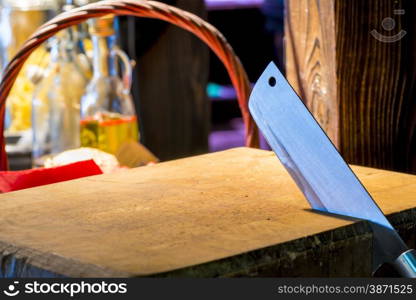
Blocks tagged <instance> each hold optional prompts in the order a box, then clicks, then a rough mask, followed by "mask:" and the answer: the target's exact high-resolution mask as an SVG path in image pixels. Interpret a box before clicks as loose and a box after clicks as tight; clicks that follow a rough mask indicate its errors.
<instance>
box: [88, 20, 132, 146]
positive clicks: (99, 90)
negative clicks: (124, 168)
mask: <svg viewBox="0 0 416 300" xmlns="http://www.w3.org/2000/svg"><path fill="white" fill-rule="evenodd" d="M115 22H116V19H115V18H114V17H113V16H106V17H102V18H97V19H93V20H90V22H89V28H90V29H89V30H90V35H91V39H92V43H93V78H92V80H91V82H90V83H89V84H88V86H87V90H86V93H85V95H84V96H83V97H82V100H81V145H82V146H83V147H93V148H98V149H100V150H102V151H105V152H108V153H111V154H116V153H117V151H118V150H119V148H120V146H121V145H122V144H123V143H125V142H128V141H137V140H138V138H139V136H138V135H139V133H138V124H137V117H136V113H135V109H134V105H133V100H132V97H131V94H130V89H131V76H132V66H131V62H130V60H129V58H128V56H127V55H126V54H125V53H124V52H123V51H121V50H120V49H119V48H118V47H117V45H116V40H117V36H116V30H115V26H116V24H115ZM118 58H119V59H120V60H121V62H122V63H123V65H124V74H123V75H122V78H120V77H119V72H118V64H117V63H118Z"/></svg>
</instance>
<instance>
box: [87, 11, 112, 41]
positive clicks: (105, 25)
mask: <svg viewBox="0 0 416 300" xmlns="http://www.w3.org/2000/svg"><path fill="white" fill-rule="evenodd" d="M88 23H89V31H90V34H92V35H96V36H101V37H105V36H111V35H114V34H115V30H114V15H108V16H104V17H101V18H95V19H91V20H89V21H88Z"/></svg>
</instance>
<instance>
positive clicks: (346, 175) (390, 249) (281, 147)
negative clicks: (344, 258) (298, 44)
mask: <svg viewBox="0 0 416 300" xmlns="http://www.w3.org/2000/svg"><path fill="white" fill-rule="evenodd" d="M249 108H250V112H251V114H252V116H253V118H254V120H255V121H256V123H257V125H258V127H259V128H260V130H261V132H262V133H263V135H264V136H265V138H266V140H267V141H268V143H269V145H270V146H271V148H272V149H273V151H274V152H275V154H276V155H277V157H278V158H279V160H280V161H281V163H282V164H283V165H284V167H285V168H286V170H287V171H288V172H289V174H290V175H291V177H292V178H293V179H294V181H295V182H296V184H297V186H298V187H299V188H300V189H301V191H302V192H303V194H304V196H305V197H306V199H307V200H308V202H309V204H310V205H311V207H312V208H313V209H315V210H318V211H322V212H326V213H330V214H336V215H342V216H347V217H352V218H357V219H362V220H367V221H369V224H370V226H371V228H372V231H373V236H374V253H373V273H374V272H375V271H376V270H377V269H378V268H379V266H380V265H382V264H384V263H390V264H391V265H392V266H393V267H394V268H395V269H396V270H397V271H398V273H399V274H400V275H401V276H403V277H411V278H414V277H416V251H415V250H412V249H409V248H408V247H407V246H406V244H405V243H404V242H403V240H402V239H401V238H400V236H399V235H398V233H397V232H396V231H395V229H394V228H393V226H392V225H391V224H390V222H389V221H388V220H387V218H386V217H385V215H384V213H383V212H382V211H381V209H380V208H379V207H378V205H377V204H376V203H375V202H374V200H373V199H372V198H371V196H370V194H369V193H368V192H367V190H366V189H365V188H364V186H363V185H362V183H361V182H360V181H359V179H358V178H357V176H356V175H355V174H354V172H353V171H352V170H351V168H350V167H349V166H348V164H347V163H346V162H345V161H344V159H343V158H342V157H341V155H340V154H339V153H338V151H337V149H336V148H335V146H334V145H333V144H332V142H331V141H330V139H329V138H328V136H327V135H326V134H325V132H324V131H323V130H322V128H321V127H320V126H319V124H318V122H317V121H316V120H315V119H314V117H313V116H312V114H311V113H310V112H309V110H308V109H307V107H306V106H305V104H304V103H303V102H302V101H301V99H300V98H299V96H298V95H297V94H296V93H295V91H294V90H293V88H292V87H291V86H290V84H289V83H288V82H287V80H286V79H285V78H284V76H283V75H282V74H281V73H280V71H279V70H278V68H277V67H276V65H275V64H274V63H270V64H269V66H268V67H267V68H266V70H265V71H264V73H263V74H262V75H261V77H260V78H259V80H258V81H257V83H256V84H255V86H254V88H253V91H252V93H251V95H250V100H249Z"/></svg>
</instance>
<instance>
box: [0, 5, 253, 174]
mask: <svg viewBox="0 0 416 300" xmlns="http://www.w3.org/2000/svg"><path fill="white" fill-rule="evenodd" d="M108 14H114V15H117V16H121V15H128V16H136V17H145V18H154V19H159V20H163V21H166V22H169V23H171V24H174V25H177V26H178V27H181V28H183V29H185V30H187V31H189V32H192V33H193V34H195V35H196V36H197V37H199V38H200V39H201V40H202V41H203V42H205V43H206V44H207V45H208V46H209V47H210V49H211V50H212V51H213V52H214V53H215V54H216V55H217V56H218V58H219V59H220V60H221V61H222V63H223V64H224V66H225V68H226V70H227V72H228V74H229V76H230V78H231V82H232V84H233V86H234V88H235V89H236V91H237V98H238V102H239V106H240V109H241V112H242V115H243V120H244V123H245V129H246V145H247V146H249V147H258V129H257V127H256V125H255V123H254V121H253V119H252V117H251V115H250V113H249V110H248V97H249V95H250V91H251V87H250V83H249V80H248V77H247V74H246V72H245V70H244V68H243V66H242V64H241V62H240V60H239V58H238V57H237V56H236V55H235V53H234V51H233V49H232V48H231V46H230V45H229V44H228V42H227V41H226V39H225V38H224V36H223V35H222V34H221V33H220V32H219V31H218V30H217V29H216V28H215V27H213V26H212V25H211V24H209V23H207V22H206V21H204V20H202V19H201V18H199V17H198V16H196V15H194V14H191V13H189V12H186V11H184V10H181V9H178V8H176V7H173V6H169V5H166V4H163V3H160V2H157V1H143V0H136V1H133V0H117V1H114V0H108V1H100V2H95V3H92V4H88V5H85V6H83V7H80V8H76V9H73V10H71V11H69V12H65V13H62V14H60V15H58V16H56V17H55V18H53V19H52V20H50V21H49V22H47V23H45V24H44V25H42V26H41V27H40V28H38V30H36V32H35V33H34V34H33V35H32V36H31V37H30V38H29V39H28V40H27V41H26V43H25V44H24V45H23V47H22V48H21V49H20V51H19V52H18V53H17V54H16V56H15V57H14V58H13V59H12V60H11V61H10V63H9V64H8V66H7V68H6V69H5V71H4V75H3V79H2V81H1V84H0V151H1V160H0V169H1V170H5V169H7V165H8V164H7V156H6V152H5V142H4V136H3V131H4V115H5V102H6V99H7V96H8V94H9V92H10V90H11V88H12V86H13V84H14V82H15V80H16V77H17V75H18V73H19V71H20V69H21V68H22V66H23V64H24V62H25V61H26V59H27V58H28V57H29V56H30V54H31V53H32V52H33V51H34V50H35V49H36V48H37V47H38V46H39V45H41V44H42V43H43V42H44V41H46V40H47V39H48V38H50V37H52V36H53V35H54V34H56V33H57V32H58V31H60V30H62V29H64V28H67V27H70V26H73V25H76V24H79V23H82V22H84V21H85V20H87V19H90V18H97V17H102V16H105V15H108Z"/></svg>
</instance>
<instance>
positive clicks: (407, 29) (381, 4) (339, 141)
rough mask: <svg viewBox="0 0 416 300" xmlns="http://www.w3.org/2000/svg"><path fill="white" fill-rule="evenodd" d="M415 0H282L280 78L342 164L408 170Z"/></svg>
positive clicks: (414, 154) (415, 106) (415, 164)
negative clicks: (288, 84)
mask: <svg viewBox="0 0 416 300" xmlns="http://www.w3.org/2000/svg"><path fill="white" fill-rule="evenodd" d="M415 16H416V1H406V0H398V1H396V0H383V1H379V0H366V1H362V0H286V20H285V23H286V29H285V30H286V32H285V34H286V57H287V66H286V68H287V77H288V79H289V81H290V82H291V84H292V85H293V87H294V88H295V90H296V91H297V92H298V93H299V95H300V96H301V97H302V99H303V100H304V101H305V102H306V104H307V105H308V107H309V108H310V109H311V111H312V112H313V114H314V115H315V117H316V118H317V119H318V120H319V122H320V123H321V125H322V127H323V128H324V129H325V130H326V131H327V133H328V135H329V136H330V138H331V139H332V141H333V142H334V144H335V145H336V146H337V147H338V148H339V150H340V151H341V153H342V154H343V156H344V157H345V158H346V159H347V161H348V162H350V163H354V164H361V165H368V166H372V167H378V168H384V169H392V170H399V171H405V172H412V173H415V172H416V99H415V96H416V88H415V83H416V81H415V79H416V72H415V71H416V57H415V56H414V53H415V52H416V40H415V39H414V33H415V30H416V25H415V23H414V20H413V19H414V17H415Z"/></svg>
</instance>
